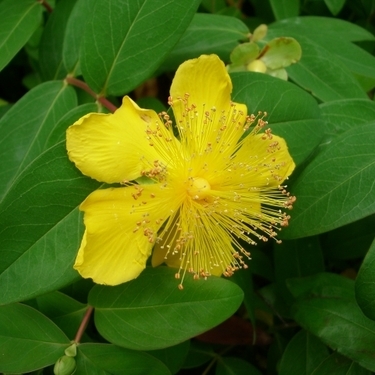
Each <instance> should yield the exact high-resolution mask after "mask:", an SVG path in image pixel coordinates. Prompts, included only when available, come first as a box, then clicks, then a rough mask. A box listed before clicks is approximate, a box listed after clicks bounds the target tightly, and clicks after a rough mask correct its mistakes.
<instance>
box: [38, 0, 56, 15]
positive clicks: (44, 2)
mask: <svg viewBox="0 0 375 375" xmlns="http://www.w3.org/2000/svg"><path fill="white" fill-rule="evenodd" d="M39 2H40V4H42V5H43V6H44V8H46V9H47V12H48V13H52V12H53V9H52V7H51V5H49V4H48V3H47V1H46V0H39Z"/></svg>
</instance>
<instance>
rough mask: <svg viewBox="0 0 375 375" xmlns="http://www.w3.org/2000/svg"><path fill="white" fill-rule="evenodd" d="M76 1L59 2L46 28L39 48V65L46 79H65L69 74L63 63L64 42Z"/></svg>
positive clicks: (65, 0)
mask: <svg viewBox="0 0 375 375" xmlns="http://www.w3.org/2000/svg"><path fill="white" fill-rule="evenodd" d="M76 2H77V1H76V0H64V1H60V2H58V3H57V5H56V7H55V9H54V10H53V12H52V13H51V15H50V17H49V19H48V22H47V24H46V27H45V28H44V31H43V34H42V39H41V41H40V48H39V65H40V72H41V75H42V78H43V79H44V80H45V81H48V80H54V79H63V78H65V76H66V75H67V74H68V70H67V69H66V68H65V66H64V64H63V43H64V36H65V29H66V25H67V23H68V20H69V15H70V13H71V11H72V9H73V6H74V5H75V3H76Z"/></svg>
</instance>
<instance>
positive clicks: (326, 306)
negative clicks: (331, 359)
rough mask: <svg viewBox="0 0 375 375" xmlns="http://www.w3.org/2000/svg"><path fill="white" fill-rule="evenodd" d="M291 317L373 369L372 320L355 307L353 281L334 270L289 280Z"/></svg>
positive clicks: (374, 334)
mask: <svg viewBox="0 0 375 375" xmlns="http://www.w3.org/2000/svg"><path fill="white" fill-rule="evenodd" d="M289 287H290V290H291V291H292V293H293V294H294V295H295V296H299V298H298V299H297V301H296V303H295V304H294V307H293V310H294V314H293V316H294V319H295V320H296V322H297V323H298V324H300V325H301V326H302V327H303V328H304V329H306V330H307V331H309V332H310V333H312V334H314V335H315V336H318V337H319V338H320V339H321V340H322V341H323V342H324V343H325V344H327V345H328V346H329V347H331V348H332V349H333V350H336V351H337V352H339V353H341V354H343V355H345V356H347V357H348V358H350V359H352V360H353V361H355V362H358V363H359V364H360V365H361V366H363V367H365V368H367V369H368V370H371V371H374V370H375V359H374V354H373V349H372V348H374V347H375V322H374V321H372V320H371V319H369V318H367V317H366V316H365V315H364V314H363V312H362V311H361V309H360V308H359V307H358V305H357V303H356V300H355V296H354V281H352V280H349V279H345V278H344V277H342V276H338V275H335V274H319V275H316V276H312V277H308V278H306V279H298V280H295V279H294V280H289Z"/></svg>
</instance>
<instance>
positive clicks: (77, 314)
mask: <svg viewBox="0 0 375 375" xmlns="http://www.w3.org/2000/svg"><path fill="white" fill-rule="evenodd" d="M36 303H37V305H38V310H39V311H40V312H41V313H43V314H44V315H46V316H47V317H48V318H50V319H51V320H52V321H53V322H54V323H55V324H56V325H57V326H58V327H60V328H61V329H62V330H63V331H64V333H65V334H66V335H67V336H68V337H69V338H70V339H73V338H74V336H75V334H76V333H77V331H78V328H79V326H80V324H81V322H82V319H83V316H84V315H85V312H86V309H87V306H86V305H84V304H83V303H80V302H78V301H76V300H74V299H73V298H71V297H69V296H67V295H65V294H63V293H61V292H57V291H56V292H52V293H47V294H44V295H42V296H39V297H37V298H36Z"/></svg>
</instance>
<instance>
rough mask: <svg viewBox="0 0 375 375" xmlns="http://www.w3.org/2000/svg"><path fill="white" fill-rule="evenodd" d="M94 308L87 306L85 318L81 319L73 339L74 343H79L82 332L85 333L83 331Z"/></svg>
mask: <svg viewBox="0 0 375 375" xmlns="http://www.w3.org/2000/svg"><path fill="white" fill-rule="evenodd" d="M93 310H94V308H93V307H92V306H89V307H88V308H87V310H86V313H85V316H84V317H83V319H82V322H81V325H80V326H79V328H78V331H77V334H76V337H75V338H74V342H75V343H77V344H78V343H79V342H80V341H81V338H82V335H83V332H85V329H86V327H87V324H88V322H89V320H90V316H91V313H92V312H93Z"/></svg>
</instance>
